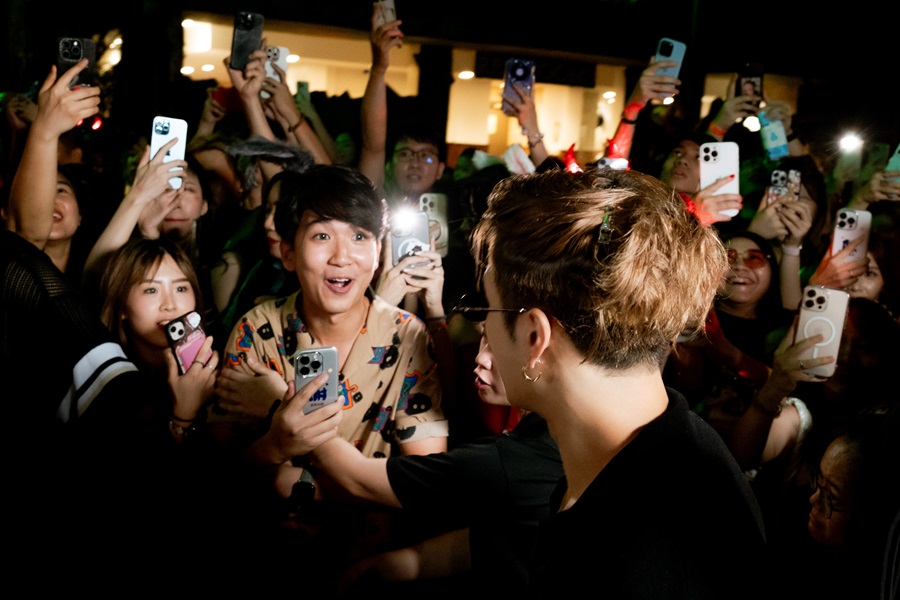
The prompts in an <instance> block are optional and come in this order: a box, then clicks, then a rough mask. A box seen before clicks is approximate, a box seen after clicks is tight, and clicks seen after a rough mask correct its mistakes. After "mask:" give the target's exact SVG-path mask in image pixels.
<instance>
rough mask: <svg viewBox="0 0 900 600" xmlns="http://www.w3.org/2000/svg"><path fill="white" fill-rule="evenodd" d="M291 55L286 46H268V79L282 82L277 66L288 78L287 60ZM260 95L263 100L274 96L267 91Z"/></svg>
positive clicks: (261, 92)
mask: <svg viewBox="0 0 900 600" xmlns="http://www.w3.org/2000/svg"><path fill="white" fill-rule="evenodd" d="M290 53H291V51H290V49H289V48H287V47H286V46H266V65H265V66H266V77H268V78H269V79H274V80H275V81H281V76H280V75H278V71H276V70H275V66H277V67H278V68H279V69H281V70H282V71H284V74H285V76H287V69H288V62H287V59H288V55H290ZM273 65H275V66H273ZM259 95H260V97H262V98H269V97H270V96H271V95H272V94H270V93H269V92H266V91H260V92H259Z"/></svg>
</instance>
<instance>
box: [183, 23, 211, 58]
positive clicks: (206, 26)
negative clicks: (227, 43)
mask: <svg viewBox="0 0 900 600" xmlns="http://www.w3.org/2000/svg"><path fill="white" fill-rule="evenodd" d="M181 27H182V29H184V53H185V54H198V53H200V52H209V51H210V50H211V49H212V23H204V22H202V21H193V20H191V19H185V20H184V21H182V22H181Z"/></svg>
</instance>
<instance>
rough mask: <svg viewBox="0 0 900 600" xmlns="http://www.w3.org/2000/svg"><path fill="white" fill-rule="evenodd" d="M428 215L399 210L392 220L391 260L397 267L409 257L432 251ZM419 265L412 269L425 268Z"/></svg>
mask: <svg viewBox="0 0 900 600" xmlns="http://www.w3.org/2000/svg"><path fill="white" fill-rule="evenodd" d="M429 234H430V229H429V225H428V214H427V213H426V212H424V211H421V210H409V209H406V210H403V209H401V210H399V211H398V212H397V213H396V214H395V215H394V216H393V217H392V218H391V259H392V261H393V264H394V265H395V266H396V265H397V263H399V262H400V261H401V260H403V259H404V258H405V257H407V256H411V255H412V254H413V253H414V252H420V251H422V250H431V239H430V235H429ZM425 264H428V263H427V262H425V263H417V264H415V265H411V267H418V266H423V265H425Z"/></svg>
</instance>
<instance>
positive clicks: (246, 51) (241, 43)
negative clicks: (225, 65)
mask: <svg viewBox="0 0 900 600" xmlns="http://www.w3.org/2000/svg"><path fill="white" fill-rule="evenodd" d="M264 23H265V19H264V18H263V16H262V15H261V14H259V13H255V12H246V11H241V12H239V13H237V14H236V15H235V16H234V31H233V33H232V37H231V68H232V69H238V70H240V71H243V70H244V68H245V67H246V66H247V63H248V62H249V61H250V55H251V54H252V53H253V52H255V51H256V50H259V49H260V46H261V45H262V36H263V25H264Z"/></svg>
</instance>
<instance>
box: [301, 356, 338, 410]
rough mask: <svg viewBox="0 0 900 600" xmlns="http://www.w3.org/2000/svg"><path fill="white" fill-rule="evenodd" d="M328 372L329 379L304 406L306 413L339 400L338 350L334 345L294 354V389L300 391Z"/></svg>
mask: <svg viewBox="0 0 900 600" xmlns="http://www.w3.org/2000/svg"><path fill="white" fill-rule="evenodd" d="M322 373H328V381H326V382H325V385H324V386H322V387H321V388H319V389H318V390H316V392H315V393H314V394H313V395H312V396H310V398H309V400H307V401H306V404H305V405H304V406H303V412H304V414H309V413H311V412H312V411H314V410H316V409H317V408H322V407H323V406H325V405H328V404H331V403H332V402H337V399H338V396H339V389H338V352H337V348H335V347H334V346H327V347H323V348H307V349H306V350H299V351H298V352H297V353H296V354H295V355H294V390H295V391H300V390H301V389H303V388H304V387H306V384H308V383H309V382H310V381H312V380H313V379H315V378H316V377H318V376H319V375H321V374H322Z"/></svg>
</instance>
